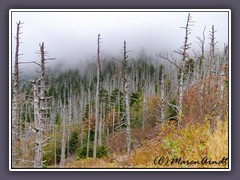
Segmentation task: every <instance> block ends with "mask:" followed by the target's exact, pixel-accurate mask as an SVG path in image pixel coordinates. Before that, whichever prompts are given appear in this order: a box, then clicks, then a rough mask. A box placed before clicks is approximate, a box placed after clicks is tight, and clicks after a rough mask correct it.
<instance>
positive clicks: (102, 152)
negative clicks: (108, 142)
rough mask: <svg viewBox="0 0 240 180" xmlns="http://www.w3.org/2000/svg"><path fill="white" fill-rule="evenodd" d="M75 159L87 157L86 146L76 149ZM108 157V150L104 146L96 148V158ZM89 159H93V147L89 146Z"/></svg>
mask: <svg viewBox="0 0 240 180" xmlns="http://www.w3.org/2000/svg"><path fill="white" fill-rule="evenodd" d="M76 154H77V157H79V158H80V159H85V158H86V157H87V145H84V146H82V147H80V148H78V149H77V153H76ZM107 155H108V148H107V147H106V146H98V147H97V152H96V156H97V158H102V157H106V156H107ZM89 157H93V146H92V145H91V146H89Z"/></svg>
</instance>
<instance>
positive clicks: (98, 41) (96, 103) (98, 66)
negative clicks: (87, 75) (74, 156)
mask: <svg viewBox="0 0 240 180" xmlns="http://www.w3.org/2000/svg"><path fill="white" fill-rule="evenodd" d="M100 39H101V38H100V34H98V39H97V89H96V102H95V108H96V111H95V132H94V145H93V158H94V159H96V154H97V139H98V116H99V107H98V106H99V105H98V104H99V86H100Z"/></svg>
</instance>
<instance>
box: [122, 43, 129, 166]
mask: <svg viewBox="0 0 240 180" xmlns="http://www.w3.org/2000/svg"><path fill="white" fill-rule="evenodd" d="M128 52H130V51H127V46H126V41H124V44H123V60H122V61H121V63H122V64H123V86H124V94H125V96H124V99H125V105H126V117H127V131H126V136H127V155H128V164H130V163H131V162H130V158H131V124H130V123H131V122H130V119H131V118H130V101H129V74H128V55H127V53H128Z"/></svg>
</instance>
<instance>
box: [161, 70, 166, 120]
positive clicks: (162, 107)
mask: <svg viewBox="0 0 240 180" xmlns="http://www.w3.org/2000/svg"><path fill="white" fill-rule="evenodd" d="M161 75H162V77H161V98H160V99H161V122H162V123H163V124H164V123H165V104H164V99H165V93H164V91H165V87H164V69H163V68H162V74H161Z"/></svg>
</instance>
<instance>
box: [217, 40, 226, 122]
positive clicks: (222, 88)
mask: <svg viewBox="0 0 240 180" xmlns="http://www.w3.org/2000/svg"><path fill="white" fill-rule="evenodd" d="M227 58H228V46H227V45H225V47H224V55H223V60H222V65H221V76H220V108H219V120H221V121H224V117H223V112H224V81H225V77H226V72H225V68H226V64H225V63H226V62H227Z"/></svg>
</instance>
